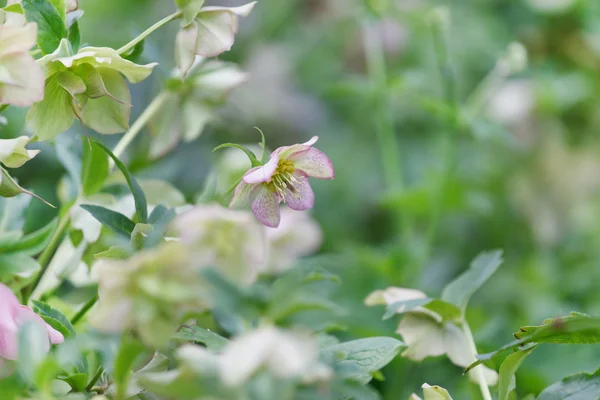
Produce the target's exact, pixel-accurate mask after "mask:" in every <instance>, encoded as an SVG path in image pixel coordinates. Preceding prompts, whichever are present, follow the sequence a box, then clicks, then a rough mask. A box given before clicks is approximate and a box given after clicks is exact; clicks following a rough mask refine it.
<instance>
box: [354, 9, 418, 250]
mask: <svg viewBox="0 0 600 400" xmlns="http://www.w3.org/2000/svg"><path fill="white" fill-rule="evenodd" d="M362 33H363V41H364V47H365V53H366V61H367V73H368V76H369V80H370V81H371V85H372V96H373V103H374V109H375V110H374V114H375V125H376V127H375V128H376V129H375V131H376V135H377V140H378V142H379V148H380V153H381V161H382V164H383V173H384V180H385V184H386V187H387V189H388V190H390V191H392V192H395V194H398V195H402V192H403V191H404V189H405V187H404V178H403V173H402V162H401V157H400V151H399V147H400V146H399V144H398V140H397V138H396V132H395V131H394V119H393V115H392V112H391V109H390V106H389V91H388V83H387V68H386V62H385V54H384V51H383V46H382V43H381V38H380V37H379V36H378V35H377V34H376V33H375V31H374V30H372V29H369V21H368V20H363V21H362ZM395 219H396V224H397V226H398V230H399V232H400V233H402V234H403V235H404V236H405V238H409V237H410V233H411V227H410V221H409V219H408V216H407V215H403V213H402V211H401V210H400V209H398V208H396V209H395Z"/></svg>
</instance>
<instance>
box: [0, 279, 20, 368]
mask: <svg viewBox="0 0 600 400" xmlns="http://www.w3.org/2000/svg"><path fill="white" fill-rule="evenodd" d="M18 307H19V300H18V299H17V296H15V295H14V293H13V292H12V291H11V290H10V289H9V288H8V287H6V286H5V285H3V284H1V283H0V358H6V359H9V360H15V359H16V358H17V346H18V343H17V331H18V330H19V328H18V327H17V322H16V321H15V313H16V310H17V308H18Z"/></svg>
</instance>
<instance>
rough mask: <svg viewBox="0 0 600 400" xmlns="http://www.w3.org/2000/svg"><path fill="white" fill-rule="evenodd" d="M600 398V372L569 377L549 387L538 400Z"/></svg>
mask: <svg viewBox="0 0 600 400" xmlns="http://www.w3.org/2000/svg"><path fill="white" fill-rule="evenodd" d="M598 398H600V370H598V371H596V372H594V373H593V374H586V373H579V374H574V375H571V376H567V377H566V378H564V379H563V380H561V381H560V382H556V383H554V384H552V385H550V386H548V387H547V388H546V389H544V391H542V393H540V395H539V396H538V397H537V400H588V399H590V400H591V399H598Z"/></svg>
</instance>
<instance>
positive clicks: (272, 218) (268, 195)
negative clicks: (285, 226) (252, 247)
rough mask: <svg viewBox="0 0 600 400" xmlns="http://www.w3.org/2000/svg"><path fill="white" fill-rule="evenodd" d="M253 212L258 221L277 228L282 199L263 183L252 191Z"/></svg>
mask: <svg viewBox="0 0 600 400" xmlns="http://www.w3.org/2000/svg"><path fill="white" fill-rule="evenodd" d="M252 197H253V200H252V212H253V213H254V216H255V217H256V219H258V221H259V222H260V223H261V224H263V225H265V226H269V227H271V228H277V227H278V226H279V221H280V220H281V215H280V213H279V203H280V202H281V200H280V199H279V197H278V196H277V194H276V193H274V192H271V191H270V190H269V189H268V188H266V187H265V186H263V185H261V186H259V187H257V188H256V190H255V191H254V193H252Z"/></svg>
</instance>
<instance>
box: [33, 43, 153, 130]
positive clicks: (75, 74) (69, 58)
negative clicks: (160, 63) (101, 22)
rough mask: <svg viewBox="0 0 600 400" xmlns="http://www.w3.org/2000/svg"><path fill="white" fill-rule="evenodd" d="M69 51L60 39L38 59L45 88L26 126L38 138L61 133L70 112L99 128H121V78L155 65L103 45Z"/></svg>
mask: <svg viewBox="0 0 600 400" xmlns="http://www.w3.org/2000/svg"><path fill="white" fill-rule="evenodd" d="M71 53H72V52H71V47H70V45H69V42H68V41H67V40H66V39H63V40H62V41H61V43H60V45H59V47H58V48H57V49H56V50H55V51H54V53H52V54H48V55H46V56H44V57H42V58H41V59H39V60H38V64H39V65H40V66H41V67H42V69H43V71H44V73H45V75H46V88H45V91H44V100H43V101H41V102H39V103H36V104H34V105H33V106H32V107H31V109H30V110H29V113H28V114H27V123H28V126H29V127H30V128H31V129H33V131H34V133H35V135H36V136H37V137H38V138H39V139H40V140H49V139H52V138H53V137H55V136H56V135H58V134H60V133H62V132H64V131H65V130H67V129H68V128H69V127H70V126H71V124H72V122H73V119H74V118H75V117H77V118H79V119H80V120H82V121H83V122H84V123H85V124H86V125H87V126H89V127H90V128H92V129H94V130H95V131H97V132H99V133H104V134H113V133H121V132H124V131H126V130H127V129H128V128H129V115H130V112H131V94H130V93H129V88H128V87H127V83H126V81H125V79H127V80H128V81H129V82H131V83H137V82H141V81H143V80H144V79H146V78H147V77H148V76H149V75H150V74H151V73H152V70H153V68H154V67H155V66H156V65H157V64H156V63H152V64H147V65H138V64H135V63H133V62H131V61H129V60H126V59H124V58H122V57H121V56H120V55H119V54H118V53H117V51H116V50H113V49H111V48H108V47H83V48H81V49H80V50H79V52H78V53H77V54H71Z"/></svg>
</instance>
